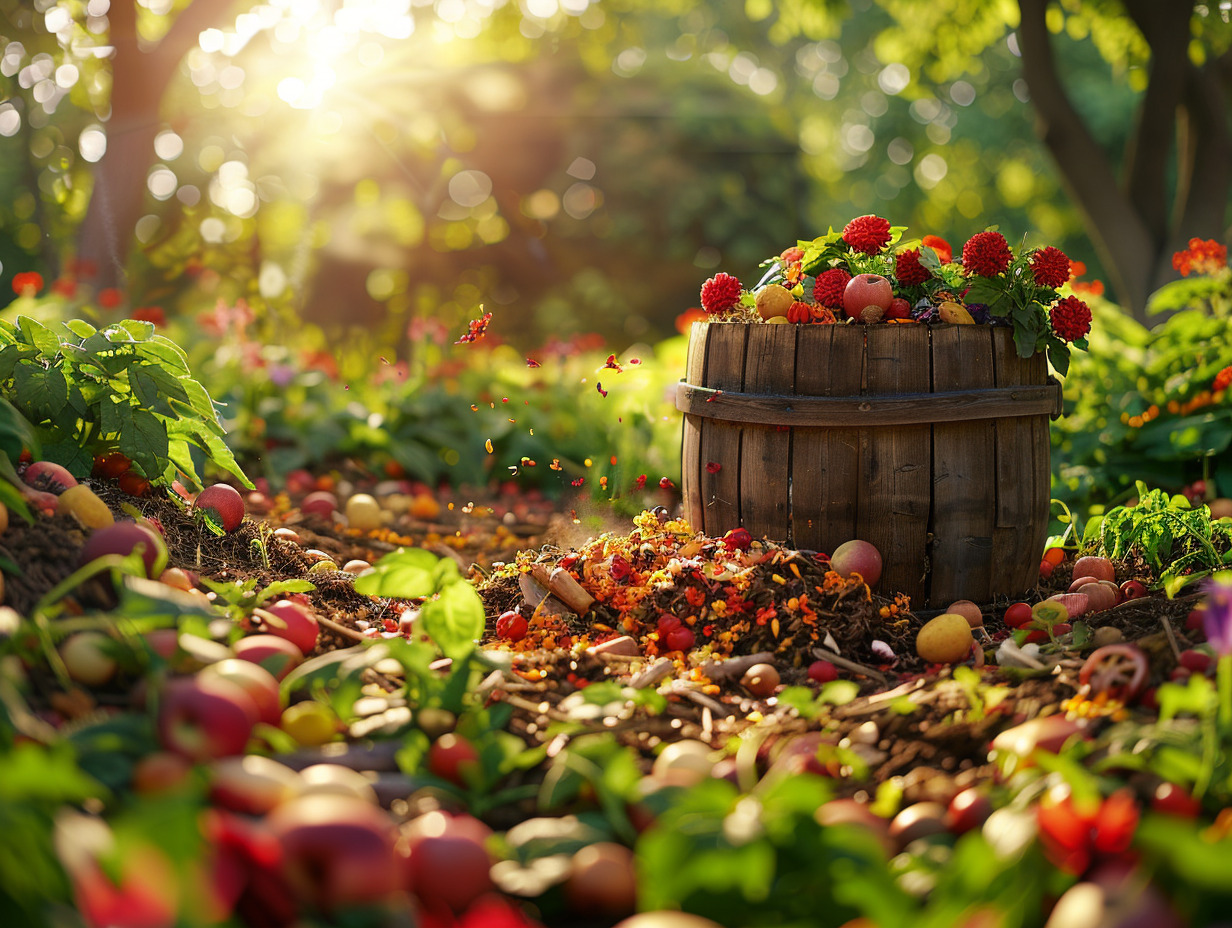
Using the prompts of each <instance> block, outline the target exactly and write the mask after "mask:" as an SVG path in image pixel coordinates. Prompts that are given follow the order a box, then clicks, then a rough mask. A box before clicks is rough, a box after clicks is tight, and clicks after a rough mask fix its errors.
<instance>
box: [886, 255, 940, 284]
mask: <svg viewBox="0 0 1232 928" xmlns="http://www.w3.org/2000/svg"><path fill="white" fill-rule="evenodd" d="M932 276H933V275H932V273H931V272H930V271H929V270H928V268H926V267H925V266H924V265H922V264H921V263H920V249H918V248H912V249H910V250H908V251H900V252H899V253H898V254H897V255H895V256H894V277H895V279H897V280H898V282H899V283H900V284H902V285H903V286H904V287H914V286H916V285H917V284H922V283H924V281H926V280H928V278H930V277H932Z"/></svg>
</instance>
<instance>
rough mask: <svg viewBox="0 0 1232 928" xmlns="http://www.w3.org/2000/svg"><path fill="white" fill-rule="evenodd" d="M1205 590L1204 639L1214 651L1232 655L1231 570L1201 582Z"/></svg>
mask: <svg viewBox="0 0 1232 928" xmlns="http://www.w3.org/2000/svg"><path fill="white" fill-rule="evenodd" d="M1203 589H1204V590H1205V591H1206V603H1205V604H1204V605H1203V612H1204V613H1205V615H1204V616H1203V619H1202V624H1203V626H1204V627H1205V629H1206V640H1207V643H1208V644H1210V646H1211V647H1212V648H1214V649H1215V653H1216V654H1218V655H1220V656H1221V657H1222V656H1227V655H1232V572H1228V571H1224V572H1221V573H1218V574H1216V575H1215V576H1214V577H1212V578H1211V579H1210V580H1208V581H1207V582H1206V583H1204V584H1203Z"/></svg>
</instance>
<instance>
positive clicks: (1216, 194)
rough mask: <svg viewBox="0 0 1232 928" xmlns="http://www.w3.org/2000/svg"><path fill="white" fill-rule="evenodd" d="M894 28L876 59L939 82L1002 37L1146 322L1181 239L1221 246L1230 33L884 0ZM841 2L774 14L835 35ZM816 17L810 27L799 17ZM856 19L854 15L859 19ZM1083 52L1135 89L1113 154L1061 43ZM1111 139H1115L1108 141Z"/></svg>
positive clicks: (1106, 257) (1114, 271) (1144, 7)
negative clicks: (1081, 44) (1080, 44)
mask: <svg viewBox="0 0 1232 928" xmlns="http://www.w3.org/2000/svg"><path fill="white" fill-rule="evenodd" d="M878 6H880V7H881V8H883V9H884V10H885V11H886V12H887V13H889V15H890V16H892V17H893V19H894V22H895V25H894V26H892V27H891V28H889V29H887V30H886V31H885V32H883V33H881V34H879V35H878V36H877V37H876V38H875V40H874V47H875V49H876V50H877V52H878V53H879V56H880V57H881V58H882V59H883V60H888V61H901V62H902V63H904V64H906V65H907V66H908V67H909V68H911V70H912V72H913V74H919V75H921V77H923V78H925V79H927V80H929V81H931V82H932V83H933V84H934V85H936V86H939V87H944V86H946V85H947V84H949V83H951V82H953V81H955V80H958V79H960V78H970V77H972V76H975V77H976V78H977V79H980V80H984V81H986V80H987V79H988V74H987V71H986V69H985V67H984V66H983V64H982V62H981V58H980V56H981V54H983V53H984V51H985V50H987V49H988V48H989V47H991V46H994V45H996V44H998V43H1003V42H1005V41H1007V40H1009V41H1012V42H1013V43H1014V45H1015V46H1016V50H1017V53H1018V54H1019V55H1020V57H1021V74H1022V79H1023V80H1024V81H1025V84H1026V88H1027V90H1028V91H1029V93H1030V100H1031V105H1032V107H1033V109H1034V112H1035V117H1036V122H1037V131H1038V134H1039V137H1040V139H1041V140H1042V142H1043V144H1044V146H1045V147H1046V149H1047V151H1048V152H1049V154H1050V155H1051V157H1052V159H1053V161H1054V163H1055V165H1056V168H1057V171H1058V173H1059V175H1060V177H1061V178H1062V180H1063V182H1064V185H1065V188H1066V190H1067V191H1068V193H1069V195H1070V197H1071V198H1072V200H1073V202H1074V203H1075V204H1076V205H1077V207H1078V209H1079V210H1080V211H1081V213H1082V216H1083V219H1084V222H1085V225H1086V229H1087V232H1088V234H1089V235H1090V237H1091V239H1092V241H1093V242H1094V244H1095V246H1096V248H1097V249H1098V251H1099V254H1100V257H1101V259H1102V263H1103V266H1104V272H1105V273H1106V274H1107V275H1108V276H1109V278H1110V282H1111V284H1112V286H1113V289H1114V290H1115V292H1116V294H1117V296H1118V297H1119V299H1120V301H1121V302H1122V304H1123V305H1124V306H1125V308H1126V309H1128V310H1129V311H1131V312H1132V313H1133V314H1134V315H1135V316H1136V317H1137V318H1139V319H1142V318H1143V317H1144V315H1145V306H1146V301H1147V297H1148V296H1149V294H1150V293H1151V292H1152V291H1153V290H1155V289H1156V288H1157V287H1159V286H1160V285H1161V284H1163V283H1165V282H1166V281H1168V280H1170V279H1173V278H1174V277H1175V276H1176V274H1175V271H1174V270H1173V269H1172V266H1171V256H1172V254H1173V253H1174V252H1175V251H1177V250H1179V249H1182V248H1184V247H1185V244H1186V242H1187V241H1188V240H1189V239H1190V238H1192V237H1198V238H1213V239H1224V238H1225V237H1226V235H1227V227H1228V207H1229V191H1230V190H1232V134H1230V130H1229V91H1230V90H1232V51H1230V48H1229V46H1230V44H1232V27H1230V26H1229V23H1228V13H1227V10H1226V9H1222V8H1219V7H1217V5H1216V4H1208V3H1205V2H1202V0H1194V2H1191V3H1186V2H1175V3H1160V2H1156V0H1098V2H1082V3H1078V2H1071V0H1065V2H1060V3H1057V2H1055V0H1016V2H1015V0H995V2H985V0H884V2H882V3H880V4H878ZM838 9H839V8H838V7H836V6H835V4H833V3H830V2H826V0H797V2H796V3H793V4H789V5H788V6H787V7H786V9H784V10H781V11H780V13H779V14H778V15H779V17H780V20H781V22H783V23H784V24H785V27H786V28H787V29H788V30H789V31H790V30H795V29H800V30H804V29H808V28H810V27H811V28H812V29H813V30H814V31H815V32H816V31H818V30H820V34H835V33H836V31H837V30H838V29H840V28H841V29H842V30H844V31H845V30H846V29H847V28H850V25H851V23H850V21H848V23H846V24H843V25H842V26H841V27H840V26H839V24H838V15H837V14H838ZM810 12H811V13H813V14H814V18H813V19H812V20H810V19H809V18H808V16H807V14H808V13H810ZM858 15H859V14H858ZM1072 39H1080V40H1084V41H1086V42H1088V43H1089V44H1091V45H1093V46H1094V47H1095V48H1096V49H1098V51H1099V52H1100V54H1101V55H1102V56H1103V57H1104V59H1105V60H1106V61H1107V62H1108V66H1109V68H1110V69H1111V72H1112V73H1111V75H1110V76H1111V78H1112V79H1113V80H1115V81H1117V82H1119V83H1121V84H1122V85H1124V86H1126V87H1128V88H1129V89H1131V90H1132V91H1133V92H1134V96H1135V98H1136V99H1135V109H1134V112H1133V114H1132V119H1131V121H1130V123H1129V125H1128V126H1126V127H1125V131H1124V132H1122V133H1117V135H1118V136H1121V137H1123V139H1124V142H1123V145H1124V147H1123V150H1122V151H1117V150H1116V149H1115V147H1114V145H1113V144H1112V140H1110V139H1109V138H1107V137H1106V136H1107V134H1106V133H1103V134H1104V135H1105V137H1104V138H1101V129H1100V128H1099V124H1100V123H1101V121H1103V119H1104V114H1101V113H1100V112H1098V111H1097V110H1094V109H1093V108H1092V107H1090V106H1084V102H1088V101H1084V100H1083V99H1082V96H1081V95H1082V94H1083V93H1084V92H1085V91H1087V90H1088V88H1089V85H1084V86H1076V85H1075V82H1074V81H1073V80H1072V79H1071V75H1072V71H1071V70H1070V69H1068V68H1067V66H1066V65H1067V64H1068V63H1069V62H1070V61H1072V55H1071V56H1070V57H1069V58H1068V59H1067V58H1066V53H1067V52H1072V47H1071V48H1065V46H1067V45H1072V43H1071V42H1070V40H1072ZM1118 141H1119V139H1118Z"/></svg>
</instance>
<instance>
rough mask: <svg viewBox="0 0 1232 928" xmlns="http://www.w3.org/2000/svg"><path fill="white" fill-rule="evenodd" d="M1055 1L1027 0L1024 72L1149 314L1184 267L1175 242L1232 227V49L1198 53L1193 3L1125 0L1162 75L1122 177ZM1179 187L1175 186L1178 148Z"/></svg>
mask: <svg viewBox="0 0 1232 928" xmlns="http://www.w3.org/2000/svg"><path fill="white" fill-rule="evenodd" d="M1048 3H1049V0H1019V3H1018V6H1019V10H1020V12H1021V26H1020V30H1019V46H1020V49H1021V51H1022V67H1023V78H1024V79H1025V80H1026V82H1027V85H1028V87H1029V88H1030V91H1031V100H1032V104H1033V106H1034V107H1035V112H1036V116H1037V118H1038V120H1039V132H1040V137H1041V139H1042V141H1043V143H1044V145H1045V147H1047V149H1048V151H1049V153H1050V154H1051V155H1052V157H1053V160H1054V161H1055V162H1056V165H1057V168H1058V170H1059V171H1060V173H1061V177H1062V181H1063V183H1064V185H1065V187H1066V188H1067V190H1068V192H1069V194H1070V196H1071V197H1072V198H1073V200H1074V202H1075V203H1076V204H1077V206H1078V209H1079V210H1080V212H1081V213H1082V215H1083V219H1084V221H1085V223H1086V226H1087V231H1088V233H1089V234H1090V236H1091V240H1092V242H1093V243H1094V245H1095V248H1096V250H1097V252H1098V253H1099V255H1100V258H1101V260H1102V262H1103V264H1104V268H1105V271H1106V273H1107V275H1108V278H1109V283H1110V285H1111V287H1112V290H1113V292H1114V293H1115V295H1116V297H1117V299H1118V300H1119V301H1120V302H1121V305H1122V306H1123V308H1124V309H1126V310H1127V311H1128V312H1129V313H1130V314H1131V315H1133V316H1134V318H1136V319H1138V320H1139V321H1142V322H1145V321H1146V319H1147V316H1146V304H1147V300H1148V298H1149V297H1150V295H1151V293H1152V292H1153V291H1154V290H1155V289H1157V288H1158V287H1159V286H1160V285H1162V284H1164V283H1166V282H1167V281H1168V280H1171V279H1174V278H1175V277H1176V272H1175V271H1174V270H1173V269H1172V262H1171V258H1172V254H1173V252H1175V251H1177V250H1179V249H1181V248H1184V247H1185V245H1186V243H1187V242H1188V240H1189V239H1190V238H1193V237H1198V238H1216V239H1219V238H1222V237H1223V235H1224V231H1225V230H1224V209H1225V204H1226V203H1227V198H1228V191H1229V189H1232V165H1230V162H1232V138H1230V136H1229V129H1228V122H1227V116H1226V113H1227V94H1226V92H1225V89H1224V87H1225V75H1226V73H1227V68H1228V67H1229V64H1230V62H1232V57H1230V56H1229V55H1225V56H1224V59H1228V60H1224V59H1219V60H1216V61H1214V62H1212V63H1209V64H1208V65H1206V66H1204V67H1202V68H1198V67H1196V66H1195V65H1194V64H1193V63H1192V62H1191V61H1190V60H1189V55H1188V45H1189V41H1190V22H1189V20H1190V16H1191V15H1192V12H1193V5H1192V4H1181V3H1177V4H1171V3H1158V2H1156V0H1124V6H1125V9H1126V12H1127V13H1128V14H1129V16H1130V18H1131V19H1132V20H1133V21H1134V24H1135V25H1136V26H1137V27H1138V28H1139V29H1140V30H1141V31H1142V34H1143V35H1144V37H1146V39H1147V41H1148V42H1149V43H1150V46H1151V77H1150V82H1149V84H1148V87H1147V90H1146V93H1145V94H1144V95H1143V99H1142V103H1141V105H1140V107H1139V111H1138V116H1137V120H1136V124H1135V127H1134V132H1133V135H1132V137H1131V140H1130V143H1129V149H1128V152H1127V155H1128V157H1127V159H1126V166H1125V178H1124V182H1123V183H1119V182H1118V181H1117V178H1116V176H1115V174H1114V172H1113V170H1112V166H1111V163H1110V161H1109V159H1108V156H1107V154H1106V153H1105V152H1104V151H1103V150H1102V149H1101V148H1100V146H1099V144H1098V143H1097V142H1096V140H1095V139H1094V137H1093V136H1092V135H1091V133H1090V131H1089V129H1088V128H1087V126H1086V124H1085V123H1084V122H1083V120H1082V117H1081V116H1080V115H1079V114H1078V112H1077V110H1076V109H1075V108H1074V106H1073V103H1072V102H1071V101H1070V99H1069V97H1068V96H1067V94H1066V92H1065V86H1064V84H1063V83H1062V81H1061V77H1060V74H1059V73H1058V70H1057V63H1056V59H1055V57H1054V55H1053V49H1052V44H1051V37H1050V36H1049V33H1048V28H1047V26H1046V24H1045V14H1046V12H1047V8H1048ZM1174 156H1175V159H1176V171H1177V188H1176V191H1175V194H1174V195H1173V196H1171V197H1170V196H1169V184H1170V179H1169V173H1168V166H1169V162H1170V159H1171V158H1173V157H1174Z"/></svg>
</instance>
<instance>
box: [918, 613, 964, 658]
mask: <svg viewBox="0 0 1232 928" xmlns="http://www.w3.org/2000/svg"><path fill="white" fill-rule="evenodd" d="M971 642H972V638H971V626H970V625H969V624H968V623H967V618H966V616H962V615H959V614H958V613H955V612H944V613H942V614H941V615H939V616H937V617H936V618H934V619H929V621H928V622H927V623H925V625H924V627H923V628H921V629H920V631H919V634H917V635H916V638H915V650H916V653H917V654H919V655H920V658H921V659H922V660H925V661H927V662H928V663H930V664H952V663H955V662H957V661H961V660H964V659H965V658H966V657H967V655H968V654H970V653H971Z"/></svg>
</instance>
